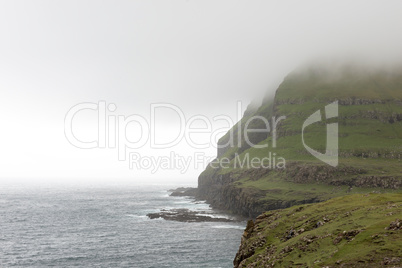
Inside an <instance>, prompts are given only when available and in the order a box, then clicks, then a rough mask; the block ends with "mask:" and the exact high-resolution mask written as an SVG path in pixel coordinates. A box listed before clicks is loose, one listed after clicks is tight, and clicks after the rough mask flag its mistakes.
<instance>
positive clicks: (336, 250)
mask: <svg viewBox="0 0 402 268" xmlns="http://www.w3.org/2000/svg"><path fill="white" fill-rule="evenodd" d="M398 219H402V194H355V195H351V196H347V197H340V198H334V199H331V200H329V201H326V202H322V203H318V204H309V205H303V206H295V207H291V208H288V209H284V210H275V211H270V212H266V213H265V214H263V215H261V216H259V217H258V218H257V220H256V222H255V225H254V224H250V223H249V224H248V227H247V229H246V231H245V233H244V235H243V238H242V244H241V246H240V248H239V252H238V253H237V255H236V259H235V261H234V264H235V267H382V266H383V265H390V267H400V266H401V265H402V239H401V232H402V230H401V229H402V221H399V220H398ZM398 222H399V223H398Z"/></svg>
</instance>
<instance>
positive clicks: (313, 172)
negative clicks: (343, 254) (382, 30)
mask: <svg viewBox="0 0 402 268" xmlns="http://www.w3.org/2000/svg"><path fill="white" fill-rule="evenodd" d="M334 101H338V103H339V116H338V117H336V118H333V119H330V120H328V121H327V120H325V119H324V120H323V121H321V122H317V123H315V124H312V125H310V126H308V127H306V129H305V132H304V138H305V143H306V144H307V145H308V146H310V147H311V148H313V149H315V150H317V151H320V152H325V146H326V124H327V123H338V128H339V134H338V138H339V165H338V167H336V168H331V167H329V166H328V165H327V164H325V163H323V162H321V161H320V160H318V159H316V158H315V157H314V156H312V155H311V154H310V153H309V152H308V151H307V150H306V149H305V148H304V146H303V143H302V138H301V130H302V125H303V123H304V121H305V120H306V119H307V118H308V117H309V116H310V115H311V114H313V113H314V112H315V111H317V110H320V111H321V114H322V115H324V107H325V106H326V105H327V104H330V103H332V102H334ZM251 116H262V117H265V118H267V119H268V120H269V121H270V122H271V118H272V117H273V116H275V117H276V118H279V117H280V116H286V119H285V120H282V121H281V122H280V124H279V126H278V127H277V139H276V147H275V148H273V146H272V145H273V137H272V133H270V135H268V136H266V137H263V136H261V135H260V136H258V137H257V139H255V140H256V141H257V142H259V143H258V144H259V145H264V144H267V145H268V147H267V148H263V149H258V148H253V147H250V146H247V145H244V144H245V141H244V137H242V140H241V144H242V145H241V146H240V147H237V146H234V147H228V148H225V149H224V150H222V151H221V153H220V154H219V158H220V159H223V158H226V157H227V158H229V159H230V160H231V162H230V164H229V165H226V166H225V168H218V169H217V168H211V167H208V168H207V169H206V170H205V171H204V172H203V173H202V174H201V176H200V178H199V185H201V186H203V185H204V186H205V187H208V186H210V185H214V183H215V181H216V178H217V177H219V176H222V175H225V174H226V175H227V176H228V177H230V179H229V181H230V183H231V184H232V185H233V186H234V187H237V188H242V189H247V188H250V189H258V190H260V191H263V192H264V194H260V195H258V197H257V196H255V197H254V199H258V200H259V201H262V202H263V203H264V202H265V203H266V204H267V206H268V207H271V206H269V205H271V204H273V203H277V202H278V201H293V202H289V203H288V204H295V203H298V202H299V203H303V202H305V200H308V199H309V200H315V201H322V200H327V199H329V198H333V197H337V196H341V195H346V194H353V193H363V192H372V191H383V192H384V191H387V192H401V188H402V187H401V182H402V71H400V70H392V71H389V70H388V71H384V70H373V69H372V70H367V69H362V68H358V67H356V66H341V67H339V68H335V69H331V68H323V67H320V66H319V67H312V68H305V69H302V70H300V71H295V72H293V73H291V74H290V75H288V76H287V77H286V78H285V79H284V81H283V83H282V84H281V85H280V86H279V88H278V89H277V91H276V94H275V98H274V99H273V100H271V101H268V102H264V103H263V104H262V105H261V107H260V108H259V109H258V110H257V111H256V112H254V114H248V115H247V117H244V118H243V119H242V121H241V122H239V123H238V124H237V125H236V126H235V127H234V128H233V130H232V132H228V134H226V135H225V136H224V137H223V138H222V139H221V140H220V142H219V143H220V144H223V143H226V142H227V140H228V139H229V138H230V135H232V133H237V131H238V130H239V128H244V125H245V122H246V121H247V120H248V119H249V118H251ZM323 117H324V116H323ZM252 126H253V127H251V128H262V127H263V125H262V124H261V122H259V123H258V120H257V121H256V122H255V123H254V125H252ZM271 126H272V125H271ZM234 137H235V139H236V142H235V143H234V144H235V145H236V144H237V142H238V139H237V137H236V135H234ZM236 155H237V158H236ZM269 155H271V160H272V159H273V158H274V156H275V158H276V161H277V162H278V161H279V160H280V158H282V159H284V160H285V164H286V168H285V169H283V170H280V169H264V170H262V171H258V172H256V171H255V170H253V169H254V168H250V167H249V168H247V167H244V166H243V167H241V166H239V165H238V163H239V161H237V160H241V161H243V160H244V159H245V158H246V157H249V159H252V158H257V159H263V158H264V157H265V158H266V157H268V156H269ZM236 163H237V165H236ZM260 169H261V168H260ZM256 174H257V175H256Z"/></svg>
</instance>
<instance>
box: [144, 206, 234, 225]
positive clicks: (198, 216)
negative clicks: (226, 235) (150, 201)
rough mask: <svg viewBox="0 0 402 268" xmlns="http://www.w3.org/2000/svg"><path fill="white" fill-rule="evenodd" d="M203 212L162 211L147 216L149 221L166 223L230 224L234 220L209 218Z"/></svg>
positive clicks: (184, 210)
mask: <svg viewBox="0 0 402 268" xmlns="http://www.w3.org/2000/svg"><path fill="white" fill-rule="evenodd" d="M202 214H206V212H205V211H191V210H189V209H185V208H180V209H171V210H165V209H162V210H161V211H160V212H157V213H149V214H147V216H148V217H149V218H150V219H158V218H162V219H165V220H168V221H180V222H232V221H234V220H231V219H227V218H222V217H211V216H207V215H202Z"/></svg>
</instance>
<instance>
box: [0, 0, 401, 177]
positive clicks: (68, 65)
mask: <svg viewBox="0 0 402 268" xmlns="http://www.w3.org/2000/svg"><path fill="white" fill-rule="evenodd" d="M401 10H402V2H401V1H366V0H365V1H353V2H351V1H336V2H335V1H331V2H330V1H190V0H189V1H179V0H177V1H71V0H69V1H50V0H49V1H0V101H1V106H0V123H1V131H0V148H1V150H0V163H1V168H0V179H1V180H3V181H8V180H14V179H21V180H25V181H26V180H28V181H35V180H38V181H40V180H57V181H59V180H76V181H91V180H92V181H97V180H100V179H111V180H118V179H125V180H136V181H140V182H161V181H163V182H164V181H169V182H170V181H175V182H176V181H177V182H183V183H188V184H195V183H196V181H197V176H198V174H199V173H200V172H201V171H202V170H203V168H204V166H205V165H204V164H205V163H198V165H195V164H194V163H191V165H189V166H188V168H187V169H185V170H184V169H183V168H180V166H179V164H178V163H175V164H172V163H170V164H169V165H168V164H166V165H165V168H163V169H162V168H159V169H153V168H142V169H138V168H133V169H130V168H129V161H128V160H127V159H128V155H126V157H127V158H126V160H122V159H120V160H121V161H119V152H118V151H119V150H118V148H113V142H110V141H112V140H114V141H116V139H111V138H110V137H112V136H113V135H114V134H116V131H115V129H114V128H113V124H112V123H111V122H113V121H107V123H105V126H103V125H102V124H101V125H99V124H98V118H99V113H98V112H99V109H97V110H95V109H92V110H91V109H86V110H85V111H83V112H80V113H77V114H75V117H74V121H71V123H72V124H73V126H74V130H73V132H74V135H76V137H77V139H78V140H81V141H86V142H91V141H97V142H98V143H97V147H104V148H88V149H82V148H77V146H74V145H73V144H72V143H71V140H68V138H66V133H65V132H66V131H65V127H66V118H68V116H67V115H68V112H69V111H70V109H71V108H73V107H75V106H76V105H78V104H80V103H92V104H93V105H97V107H98V108H99V107H100V106H99V105H100V104H102V103H103V102H104V103H105V107H106V108H105V109H106V110H105V113H104V114H105V116H106V117H105V118H108V120H109V119H110V118H114V119H111V120H116V122H117V123H116V124H117V125H118V118H119V116H122V120H123V119H127V118H128V116H130V115H134V116H136V119H139V116H140V117H141V118H143V119H144V121H145V122H146V123H147V124H148V123H150V121H151V104H155V103H165V104H170V105H172V106H170V108H166V107H165V108H160V109H159V110H157V112H156V113H157V114H156V119H155V128H154V132H155V138H156V139H157V140H158V141H159V143H168V142H170V141H173V140H174V139H175V137H176V136H177V135H178V133H179V132H180V126H181V125H180V123H183V122H180V116H179V113H178V111H180V112H181V113H182V115H183V116H184V117H185V122H188V120H189V119H190V118H191V117H192V116H195V115H201V116H205V118H208V119H209V120H210V121H211V126H210V127H211V129H210V131H206V132H207V133H200V134H193V136H192V137H193V138H192V139H193V141H194V143H197V144H201V143H210V144H209V145H207V146H204V147H203V148H195V147H196V146H193V145H191V144H189V141H188V140H186V139H182V140H180V141H179V143H177V144H175V145H172V146H166V147H168V148H155V147H157V146H152V144H151V141H150V140H147V142H144V144H143V145H142V146H137V147H138V148H128V149H127V148H126V147H124V144H123V145H122V146H123V147H121V149H122V150H123V148H125V150H126V149H127V152H126V153H127V154H128V153H129V152H128V151H130V152H133V153H136V154H137V155H134V156H137V158H138V156H139V155H140V156H143V157H166V159H167V158H169V159H170V160H171V159H172V157H171V153H172V152H173V153H174V154H175V156H178V157H183V158H188V157H193V160H194V154H195V153H202V154H204V155H205V156H208V157H212V158H213V157H214V156H215V155H216V148H214V146H213V143H214V142H213V141H211V135H212V132H214V131H218V130H219V129H220V130H222V131H221V133H215V134H216V138H218V137H219V136H221V135H223V133H224V130H225V128H226V129H227V128H228V126H229V125H231V122H230V120H229V118H230V119H231V121H232V123H235V122H236V121H237V120H238V119H239V114H240V115H241V114H242V113H243V112H244V109H245V108H246V107H247V105H248V104H249V103H250V102H251V101H252V100H254V99H261V97H262V96H263V95H265V94H273V92H274V90H275V89H276V88H277V86H278V85H279V84H280V82H281V81H282V79H283V78H284V76H286V75H287V74H288V73H289V72H291V71H293V70H294V69H295V68H298V67H300V66H301V65H303V64H305V63H306V62H310V61H314V60H317V59H319V60H322V59H328V58H336V59H340V58H342V59H352V58H353V59H362V60H364V61H367V62H371V63H374V64H394V63H397V62H399V61H400V60H401V57H402V50H401V47H402V35H401V31H402V28H401V27H402V17H401ZM110 104H111V105H112V106H109V105H110ZM113 107H114V108H115V109H109V108H113ZM172 107H175V109H176V110H174V109H173V108H172ZM219 115H221V116H225V118H226V120H222V119H221V120H220V121H217V120H215V121H214V120H213V118H214V117H215V116H219ZM66 116H67V117H66ZM202 118H204V117H202ZM205 118H204V119H205ZM221 118H223V117H221ZM67 121H68V120H67ZM205 121H206V120H198V121H197V120H196V121H195V123H194V125H193V126H195V127H200V128H207V127H208V126H207V123H206V122H205ZM136 122H137V123H136ZM67 123H68V122H67ZM126 123H129V122H128V121H127V120H126ZM100 126H101V129H103V130H104V132H105V133H106V134H105V135H103V134H99V131H98V130H99V127H100ZM120 126H123V127H125V128H124V129H120V130H124V131H126V133H125V134H127V135H126V136H125V137H124V138H126V137H127V136H130V139H131V141H133V140H141V134H144V131H145V132H146V130H144V126H145V125H144V124H142V125H141V124H140V123H138V120H137V121H135V122H134V121H133V122H132V123H130V124H126V125H125V124H124V120H123V122H122V124H121V125H120ZM103 127H104V128H103ZM117 128H118V127H117ZM189 128H191V126H189ZM110 133H112V134H110ZM67 135H68V134H67ZM111 135H112V136H111ZM144 135H145V134H144ZM103 137H105V142H104V144H102V143H103V142H102V140H101V139H100V138H103ZM144 141H145V140H144ZM137 145H139V144H137ZM78 147H80V146H78ZM115 147H118V144H117V145H116V146H115ZM201 147H202V146H201ZM120 152H121V151H120ZM206 158H207V157H206ZM155 159H156V158H155ZM161 159H163V158H160V160H161ZM205 161H206V162H207V159H205ZM143 164H145V163H143ZM159 164H160V163H159Z"/></svg>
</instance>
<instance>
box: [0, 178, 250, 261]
mask: <svg viewBox="0 0 402 268" xmlns="http://www.w3.org/2000/svg"><path fill="white" fill-rule="evenodd" d="M177 186H183V185H177ZM171 188H175V187H174V185H160V184H154V185H148V184H136V183H113V182H110V183H103V184H97V183H92V184H91V183H90V184H81V183H76V184H74V183H72V184H53V183H48V184H47V183H41V184H29V185H26V184H24V183H12V182H11V183H10V182H7V183H0V267H157V268H159V267H181V268H184V267H197V268H200V267H233V264H232V261H233V259H234V257H235V254H236V252H237V250H238V247H239V244H240V239H241V235H242V233H243V230H244V228H245V225H246V223H245V222H191V223H187V222H176V221H167V220H164V219H152V220H151V219H149V218H148V217H147V216H146V215H147V214H148V213H152V212H159V211H160V210H161V209H175V208H187V209H190V210H195V211H204V212H207V213H208V212H210V214H211V215H215V216H216V215H219V217H230V216H228V215H220V214H217V212H216V211H213V210H212V209H211V208H210V207H209V205H208V204H206V203H205V202H202V201H195V200H194V199H192V198H187V197H171V196H169V192H168V190H169V189H171Z"/></svg>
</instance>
